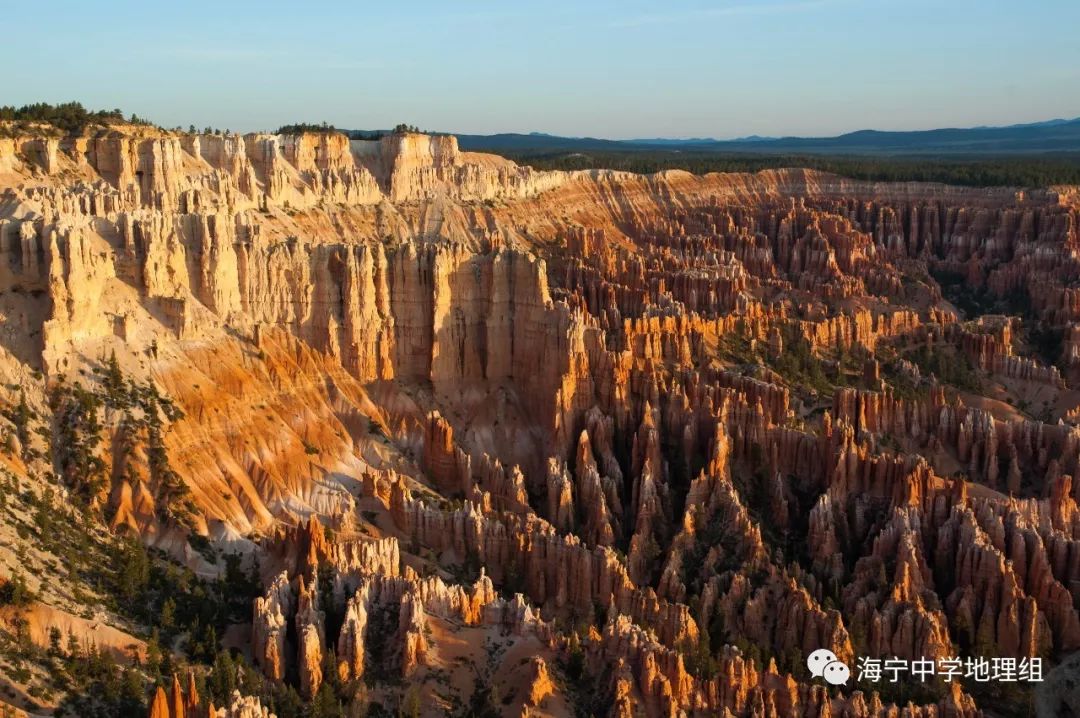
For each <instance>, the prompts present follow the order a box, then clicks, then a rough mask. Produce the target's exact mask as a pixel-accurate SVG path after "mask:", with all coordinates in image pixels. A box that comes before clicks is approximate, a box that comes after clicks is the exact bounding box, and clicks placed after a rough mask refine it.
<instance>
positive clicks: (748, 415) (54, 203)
mask: <svg viewBox="0 0 1080 718" xmlns="http://www.w3.org/2000/svg"><path fill="white" fill-rule="evenodd" d="M0 192H2V201H0V313H2V315H3V320H4V321H3V329H0V349H2V351H0V362H2V364H3V366H4V367H5V369H6V370H9V371H10V372H11V374H12V376H14V377H17V378H18V379H19V380H20V381H23V382H24V383H25V385H26V386H27V387H32V391H31V393H34V392H35V391H36V392H37V394H38V395H33V396H31V397H30V400H31V402H32V403H33V405H34V407H36V409H38V410H40V411H41V412H42V415H45V416H48V417H49V418H50V419H51V420H52V421H51V422H50V424H49V425H50V427H51V428H50V429H49V430H50V431H54V432H58V434H57V436H56V437H54V439H58V440H54V441H53V444H54V445H55V446H58V447H67V446H70V447H72V448H73V449H75V450H77V451H75V450H73V451H71V452H65V451H61V452H58V453H57V454H56V455H55V456H53V457H50V458H51V459H53V460H55V461H56V462H57V463H56V466H57V467H58V468H61V469H63V471H62V472H61V473H62V474H63V478H64V479H65V480H66V481H68V482H69V485H70V488H71V489H72V490H74V491H81V492H83V493H87V492H89V493H91V494H92V496H91V498H92V499H93V501H92V505H93V506H94V507H95V508H96V509H98V510H100V511H101V513H102V515H104V516H108V517H109V520H110V524H111V526H112V527H114V528H116V529H118V530H119V529H120V527H125V528H126V529H127V530H133V531H136V532H138V533H139V534H140V535H141V536H143V537H144V539H145V540H146V541H148V542H150V543H153V544H155V545H157V546H159V547H161V548H163V549H165V550H167V551H169V552H170V553H171V554H172V555H173V556H174V557H176V558H177V559H179V560H182V561H185V562H187V563H188V564H189V565H192V566H194V567H196V568H198V569H199V570H200V571H203V572H204V573H206V574H207V575H211V574H213V572H214V571H217V570H219V569H217V568H215V567H214V566H213V565H211V564H210V563H209V562H205V561H204V557H203V556H202V555H201V554H199V552H197V551H195V550H194V549H193V548H192V545H196V544H198V543H199V540H198V539H194V536H200V537H202V538H203V539H205V540H206V541H209V542H210V543H212V544H218V545H220V546H222V547H228V548H229V549H230V550H232V549H236V550H239V551H242V552H244V555H245V556H249V555H250V556H255V557H257V558H258V565H259V567H260V568H261V580H262V586H261V588H262V595H261V596H260V597H259V598H258V599H256V600H255V601H254V604H253V606H252V621H251V624H252V625H251V638H250V645H249V646H247V648H249V649H250V653H251V656H252V657H253V659H254V662H255V664H256V666H257V667H258V669H259V670H260V671H261V673H262V674H263V676H264V677H265V678H266V679H267V681H269V684H273V685H276V686H278V689H279V690H280V689H282V688H283V686H284V685H286V684H287V685H289V686H290V687H291V688H294V689H295V690H296V691H297V692H298V694H300V695H302V696H304V697H305V698H306V699H312V698H313V697H316V696H318V695H320V693H321V694H322V695H326V693H327V691H339V692H340V691H344V690H346V689H344V688H339V687H338V686H346V687H348V686H353V687H356V686H359V685H360V683H359V682H363V683H364V685H368V684H370V686H371V688H372V691H373V692H374V693H375V694H376V695H377V696H378V697H379V698H380V699H382V700H387V701H399V700H403V699H404V696H403V695H397V694H395V693H394V691H395V690H396V689H395V688H394V686H396V685H398V682H400V681H402V680H407V681H409V683H410V685H415V686H416V687H417V689H416V690H417V691H419V695H420V696H422V704H423V705H425V706H426V705H429V704H430V705H431V706H432V710H436V708H435V707H434V706H436V705H438V707H439V709H440V710H442V709H445V710H449V709H450V708H449V704H447V705H441V704H439V703H438V702H439V701H440V700H443V699H442V698H440V696H443V693H444V689H445V686H444V685H442V684H440V681H445V680H450V682H451V683H453V684H454V685H464V686H467V687H468V688H467V689H466V690H465V691H464V692H463V693H462V695H460V696H459V698H460V699H461V700H463V701H465V702H466V704H467V703H468V701H469V700H472V698H473V697H477V696H479V697H478V698H477V700H481V699H482V697H483V696H484V695H488V696H491V695H499V696H501V697H502V698H503V699H504V702H502V703H500V706H507V708H506V710H507V711H511V712H514V713H515V714H522V715H526V714H527V715H532V714H544V715H569V714H571V713H572V711H573V710H574V708H581V709H582V710H589V711H592V712H597V711H600V712H603V713H605V714H610V715H619V716H621V715H626V716H630V715H645V716H649V717H650V718H652V717H654V716H679V715H688V716H689V715H724V714H725V712H726V713H727V714H732V715H746V716H749V715H754V716H789V715H794V716H820V715H848V716H858V717H862V716H867V717H869V716H881V715H899V714H900V713H901V711H903V713H904V714H905V715H912V716H926V717H927V718H929V717H930V716H941V715H951V716H974V715H978V714H979V711H980V709H981V708H982V707H983V706H982V705H981V704H977V702H976V700H975V699H974V698H972V697H971V692H972V686H971V684H970V683H964V682H959V683H953V684H951V685H945V684H944V683H941V684H940V685H939V684H934V686H933V691H932V692H930V693H928V694H927V697H925V698H923V699H920V702H921V704H920V705H910V706H906V707H904V708H902V709H901V708H900V707H898V706H895V705H890V701H891V700H892V696H890V695H888V694H887V695H886V697H882V696H881V695H878V694H877V693H875V692H874V691H875V689H876V688H878V687H879V686H875V685H873V684H872V683H870V682H866V681H863V682H858V681H856V682H854V683H853V684H852V685H849V686H847V687H842V688H839V689H836V690H832V689H829V688H827V687H826V685H825V684H824V683H823V682H821V681H820V680H815V679H814V678H813V677H812V676H810V675H809V674H808V672H807V671H806V670H805V663H804V662H803V660H804V657H805V655H806V654H807V653H809V652H810V651H812V650H814V649H817V648H829V649H831V650H832V651H834V652H835V653H836V654H837V656H839V657H840V658H841V659H842V660H845V661H848V662H849V663H852V665H854V663H853V661H854V659H855V658H856V657H858V656H863V657H878V658H888V657H899V658H902V659H916V658H922V657H926V658H946V657H949V656H951V655H952V654H955V653H957V652H959V653H960V654H962V655H972V654H973V653H976V652H981V653H986V654H992V655H1000V656H1009V657H1014V658H1017V659H1020V658H1031V657H1044V658H1046V659H1047V661H1048V662H1052V661H1055V660H1057V658H1058V657H1059V656H1062V655H1064V654H1066V653H1068V652H1071V651H1074V650H1076V649H1077V648H1080V614H1078V611H1077V607H1078V606H1080V510H1078V509H1077V501H1078V500H1080V481H1077V480H1076V479H1075V477H1076V476H1077V474H1078V471H1080V433H1078V431H1080V430H1078V429H1077V428H1076V426H1075V424H1076V422H1077V419H1078V417H1080V407H1078V406H1077V403H1076V401H1075V398H1074V397H1073V396H1072V391H1071V389H1072V387H1073V383H1074V382H1075V381H1076V380H1077V377H1078V373H1077V371H1076V369H1077V366H1080V365H1078V363H1077V361H1076V360H1077V357H1078V356H1080V329H1078V327H1080V299H1078V297H1080V290H1078V289H1077V287H1076V286H1075V284H1076V281H1077V279H1076V278H1077V277H1078V276H1080V271H1078V267H1077V265H1076V262H1077V259H1076V247H1077V246H1078V242H1080V236H1078V234H1077V232H1078V227H1080V224H1078V219H1080V217H1078V214H1077V208H1076V206H1075V205H1074V204H1071V203H1070V202H1068V201H1064V200H1062V199H1061V197H1059V195H1057V194H1055V193H1054V192H1050V191H1044V190H1037V191H1027V192H1018V191H1015V190H1007V189H992V190H988V189H963V188H954V187H943V186H939V185H926V184H918V183H909V184H895V183H894V184H889V183H866V182H855V181H851V180H846V179H843V178H839V177H834V176H831V175H825V174H821V173H816V172H810V171H801V170H783V171H775V172H763V173H759V174H757V175H709V176H706V177H696V176H693V175H690V174H689V173H684V172H677V171H676V172H665V173H661V174H658V175H653V176H648V177H646V176H639V175H631V174H626V173H617V172H607V171H593V172H577V173H545V172H538V171H535V170H532V169H529V168H523V167H518V166H516V165H513V164H512V163H510V162H508V161H506V160H502V159H499V158H494V157H489V156H483V155H475V154H470V153H463V152H460V151H459V149H458V147H457V144H456V140H455V139H454V138H452V137H428V136H424V135H419V134H416V133H398V134H392V135H389V136H387V137H385V138H383V139H381V140H378V141H359V140H358V141H350V140H348V139H347V138H346V137H345V136H343V135H339V134H334V133H310V134H303V135H296V136H278V135H268V134H254V135H247V136H243V137H240V136H235V135H194V134H177V133H163V132H160V131H156V130H151V129H146V128H139V129H136V128H126V129H125V128H114V129H113V130H109V131H100V132H93V133H88V134H87V135H86V136H81V137H70V138H65V139H56V138H46V137H15V138H3V139H2V140H0ZM1009 314H1017V315H1022V316H1008V315H1009ZM36 371H39V372H41V374H40V375H39V378H35V374H34V373H35V372H36ZM117 375H119V377H120V378H119V379H118V378H117ZM61 380H63V382H61ZM35 382H37V383H35ZM46 382H48V383H49V385H50V386H51V388H50V389H49V393H50V396H51V401H46V390H45V389H44V385H45V384H46ZM76 385H77V386H76ZM37 387H41V388H40V389H38V388H37ZM3 391H4V392H5V393H3V394H2V395H0V400H2V401H3V405H4V409H5V411H4V423H3V425H2V426H0V429H2V430H3V432H2V434H3V436H2V438H4V441H3V442H2V445H3V449H4V455H5V456H10V457H11V458H10V459H5V466H6V465H7V464H8V463H10V465H11V467H13V470H15V471H18V472H21V473H22V474H27V473H28V471H29V469H28V466H30V465H31V464H34V465H35V466H36V467H37V468H38V469H40V471H46V463H47V462H46V461H45V459H44V454H42V456H41V457H37V458H35V456H34V454H35V452H37V453H41V447H40V443H41V442H39V441H38V439H36V438H35V434H34V433H33V432H31V431H29V429H28V428H27V427H26V426H21V425H20V423H19V417H20V416H25V413H24V412H20V411H19V410H18V409H17V407H18V398H17V396H16V395H15V394H13V393H11V392H10V391H9V390H8V389H6V388H5V389H4V390H3ZM87 397H91V398H87ZM87 412H93V417H92V418H93V420H92V421H91V420H90V417H88V416H87ZM22 423H23V424H25V423H26V422H25V421H24V422H22ZM59 432H65V433H59ZM91 433H92V434H94V437H96V440H91V438H90V437H89V434H91ZM89 457H92V459H91V458H89ZM34 462H38V463H37V464H35V463H34ZM80 462H81V463H80ZM87 467H90V468H92V469H93V472H97V473H95V474H94V475H93V476H87V474H88V472H87V471H85V470H84V469H86V468H87ZM47 470H48V471H49V472H50V473H51V471H52V470H53V467H52V466H51V465H50V466H48V469H47ZM91 479H92V480H91ZM79 481H84V484H85V485H84V484H80V483H78V482H79ZM87 487H90V488H89V489H88V488H87ZM192 539H194V541H195V544H193V543H192ZM496 644H498V645H497V646H496ZM331 653H332V654H333V656H332V658H331ZM446 676H451V679H447V678H446ZM269 684H268V685H269ZM440 686H442V687H440ZM586 686H587V687H588V689H586V688H585V687H586ZM496 689H497V690H496ZM976 693H977V691H976ZM196 694H197V691H196V690H194V684H192V685H191V686H189V687H188V688H187V689H186V690H184V689H181V688H180V682H179V679H178V680H177V681H176V683H175V685H174V686H173V688H172V690H171V691H170V690H166V689H161V690H160V691H157V692H155V693H154V694H152V696H151V699H150V702H149V703H150V712H151V715H154V716H156V717H157V718H166V716H168V718H177V716H179V715H184V716H188V717H190V716H192V715H196V714H200V715H201V712H202V711H204V710H205V709H206V706H204V705H203V703H204V702H205V700H206V699H205V697H203V698H201V699H200V698H199V697H198V696H197V695H196ZM266 695H269V693H267V694H266ZM266 695H264V696H263V697H264V698H265V697H266ZM336 695H338V694H336ZM340 695H344V693H340ZM218 697H219V698H220V697H221V696H220V695H219V696H218ZM227 698H228V700H227V701H226V702H228V703H229V706H228V707H227V708H216V709H213V710H211V711H210V715H217V716H226V717H230V716H236V717H240V716H243V717H244V718H248V717H250V716H265V715H266V714H267V712H268V711H267V709H266V708H265V707H264V705H266V701H261V700H260V698H258V697H254V696H247V697H245V696H239V695H237V696H229V697H227ZM424 701H426V703H425V702H424ZM499 710H502V708H499Z"/></svg>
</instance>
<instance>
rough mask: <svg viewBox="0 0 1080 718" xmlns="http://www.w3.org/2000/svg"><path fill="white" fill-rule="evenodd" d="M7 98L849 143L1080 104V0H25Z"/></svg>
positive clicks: (453, 125)
mask: <svg viewBox="0 0 1080 718" xmlns="http://www.w3.org/2000/svg"><path fill="white" fill-rule="evenodd" d="M4 24H5V26H6V27H8V29H9V30H11V31H10V32H8V33H5V37H4V41H3V42H2V43H0V61H2V62H3V65H4V67H5V77H4V80H3V82H2V83H0V87H2V88H3V90H2V92H0V104H14V105H21V104H25V103H28V102H34V101H48V102H60V101H66V100H79V101H81V102H82V103H83V104H85V105H87V106H88V107H91V108H93V109H100V108H113V107H120V108H122V109H123V110H124V111H125V112H135V113H137V114H139V115H140V116H142V117H146V118H147V119H150V120H152V121H154V122H157V123H158V124H161V125H165V126H170V127H171V126H176V125H181V126H184V127H187V126H188V125H189V124H195V125H196V126H198V127H200V128H202V127H204V126H213V127H217V128H221V129H225V128H229V129H232V130H240V131H248V130H255V129H273V128H276V127H277V126H279V125H281V124H285V123H290V122H301V121H303V122H321V121H327V122H330V123H331V124H334V125H336V126H337V127H342V128H357V129H374V128H387V127H391V126H393V125H395V124H397V123H399V122H406V123H409V124H414V125H418V126H420V127H421V128H423V129H429V130H440V131H450V132H458V133H482V134H487V133H494V132H530V131H542V132H549V133H552V134H560V135H573V136H581V135H589V136H595V137H612V138H631V137H717V138H729V137H737V136H744V135H750V134H759V135H832V134H838V133H842V132H846V131H851V130H856V129H863V128H875V129H928V128H933V127H967V126H974V125H1001V124H1013V123H1020V122H1031V121H1040V120H1046V119H1052V118H1057V117H1070V118H1071V117H1076V116H1078V115H1080V40H1078V39H1077V34H1076V29H1077V27H1080V0H1028V1H1025V2H1000V1H998V0H861V1H860V0H730V1H722V2H703V1H695V0H669V1H668V2H643V1H640V0H620V1H615V0H605V1H602V2H586V1H584V0H581V1H579V2H574V1H572V0H547V1H545V2H542V3H540V2H531V1H529V2H526V1H525V0H521V1H519V2H505V1H504V2H486V1H484V2H482V1H479V0H476V1H462V2H446V1H443V2H429V1H427V0H413V1H412V2H409V3H401V2H383V3H357V2H331V3H321V4H319V6H318V7H317V8H316V7H312V6H309V5H308V4H306V3H301V2H289V3H283V2H276V1H272V0H264V1H263V2H258V3H255V2H227V1H226V2H222V1H221V0H218V1H217V2H204V1H202V0H185V1H184V2H173V3H158V2H148V1H147V0H137V1H134V0H133V1H113V2H96V3H87V2H83V1H81V0H80V1H79V2H50V1H48V0H43V1H41V2H32V3H26V2H19V3H8V4H6V7H5V8H4Z"/></svg>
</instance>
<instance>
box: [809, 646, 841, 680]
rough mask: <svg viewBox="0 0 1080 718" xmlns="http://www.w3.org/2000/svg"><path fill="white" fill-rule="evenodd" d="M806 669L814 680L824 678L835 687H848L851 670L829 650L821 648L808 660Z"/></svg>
mask: <svg viewBox="0 0 1080 718" xmlns="http://www.w3.org/2000/svg"><path fill="white" fill-rule="evenodd" d="M806 667H807V668H808V669H809V670H810V675H812V676H813V677H814V678H824V679H825V681H826V682H827V683H830V684H832V685H834V686H843V685H847V682H848V679H849V678H850V677H851V669H850V668H848V667H847V664H846V663H844V662H842V661H841V660H840V659H838V658H837V657H836V654H835V653H833V652H832V651H830V650H829V649H828V648H819V649H817V650H816V651H814V652H813V653H811V654H810V655H809V656H808V657H807V658H806Z"/></svg>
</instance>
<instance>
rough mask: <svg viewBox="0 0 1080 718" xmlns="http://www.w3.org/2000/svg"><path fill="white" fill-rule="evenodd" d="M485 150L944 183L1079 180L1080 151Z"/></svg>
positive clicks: (574, 165) (650, 168)
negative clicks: (850, 153) (948, 153)
mask: <svg viewBox="0 0 1080 718" xmlns="http://www.w3.org/2000/svg"><path fill="white" fill-rule="evenodd" d="M487 151H489V152H495V153H496V154H500V155H502V156H504V157H506V158H508V159H511V160H513V161H514V162H517V163H518V164H523V165H529V166H531V167H535V168H536V169H544V170H580V169H613V170H624V171H627V172H639V173H652V172H660V171H662V170H671V169H682V170H687V171H689V172H693V173H695V174H706V173H708V172H758V171H760V170H765V169H778V168H781V167H805V168H809V169H815V170H820V171H822V172H831V173H833V174H838V175H842V176H844V177H851V178H852V179H861V180H871V181H887V182H908V181H917V182H944V183H946V184H954V185H966V186H972V187H991V186H1008V187H1047V186H1050V185H1056V184H1080V151H1078V152H1073V153H1062V154H1056V155H1052V156H1046V155H1026V156H1007V157H1002V156H995V157H982V156H963V157H926V156H918V157H912V156H905V157H883V156H836V155H810V154H806V155H776V154H741V153H722V152H685V151H678V150H633V149H628V150H617V151H611V150H605V151H593V152H531V151H513V150H507V149H496V148H489V149H488V150H487Z"/></svg>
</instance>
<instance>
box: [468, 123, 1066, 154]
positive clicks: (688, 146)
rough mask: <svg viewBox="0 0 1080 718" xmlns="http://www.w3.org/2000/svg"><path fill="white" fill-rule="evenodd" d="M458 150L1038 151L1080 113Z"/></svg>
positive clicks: (1052, 147)
mask: <svg viewBox="0 0 1080 718" xmlns="http://www.w3.org/2000/svg"><path fill="white" fill-rule="evenodd" d="M457 137H458V143H459V146H460V147H461V149H463V150H473V151H478V150H490V151H502V152H507V151H516V152H588V151H601V150H609V151H610V150H623V151H625V150H648V149H653V150H659V149H663V150H683V151H694V152H753V153H783V154H790V153H805V154H858V155H891V154H896V155H901V154H904V155H910V154H933V155H942V154H955V155H974V154H1025V153H1030V154H1043V153H1053V152H1080V118H1074V119H1054V120H1046V121H1043V122H1033V123H1026V124H1019V125H1008V126H1004V127H969V128H940V129H933V130H903V131H893V130H857V131H855V132H848V133H845V134H842V135H837V136H835V137H759V136H757V135H751V136H749V137H742V138H738V139H733V140H716V139H710V138H694V139H668V138H651V139H636V140H608V139H601V138H595V137H559V136H557V135H549V134H544V133H537V132H533V133H528V134H524V133H501V134H494V135H458V136H457Z"/></svg>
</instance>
